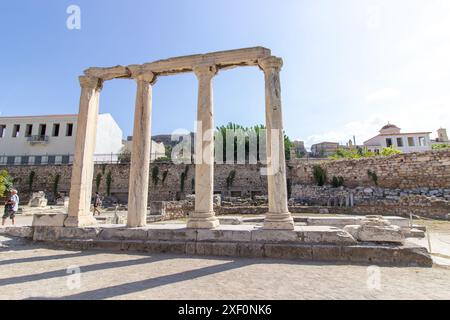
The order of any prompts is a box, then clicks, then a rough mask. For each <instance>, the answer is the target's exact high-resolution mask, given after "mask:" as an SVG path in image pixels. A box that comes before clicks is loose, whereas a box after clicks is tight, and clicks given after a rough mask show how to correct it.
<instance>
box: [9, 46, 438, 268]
mask: <svg viewBox="0 0 450 320" xmlns="http://www.w3.org/2000/svg"><path fill="white" fill-rule="evenodd" d="M240 66H259V67H260V68H261V69H262V70H263V72H264V76H265V97H266V106H265V111H266V112H265V113H266V155H267V163H266V165H267V168H264V169H266V173H267V175H266V177H264V179H267V190H265V192H264V193H265V194H267V197H265V196H264V198H266V199H265V200H264V201H262V202H261V204H262V205H260V206H251V207H245V205H244V207H241V208H240V209H239V212H237V211H238V210H237V206H234V205H233V204H232V203H231V202H230V203H231V206H228V207H226V206H222V202H223V203H224V204H225V203H226V202H229V201H226V198H224V199H221V198H220V197H217V196H214V141H213V137H214V135H213V129H214V125H213V123H214V117H213V114H214V112H213V98H212V96H213V92H212V90H213V85H212V80H213V78H214V76H215V75H216V74H217V73H218V72H219V71H221V70H226V69H230V68H234V67H240ZM281 67H282V60H281V59H280V58H278V57H275V56H272V55H271V52H270V50H269V49H265V48H262V47H256V48H249V49H239V50H231V51H222V52H215V53H209V54H203V55H192V56H185V57H178V58H171V59H168V60H161V61H156V62H151V63H146V64H143V65H130V66H126V67H124V66H117V67H111V68H90V69H87V70H86V71H85V74H84V75H83V76H81V77H80V85H81V99H80V112H79V116H78V129H77V136H76V150H75V158H74V163H73V166H72V178H71V180H70V184H71V185H70V198H69V205H68V213H67V214H66V213H56V212H55V213H53V212H49V211H46V212H41V213H35V214H34V215H33V224H32V226H31V227H27V226H26V227H18V228H15V227H7V228H3V229H1V232H2V233H3V234H7V235H10V236H19V237H23V238H28V239H33V241H37V242H41V241H42V242H46V243H50V244H52V245H56V246H63V247H69V248H72V249H91V248H102V249H116V250H117V249H118V250H122V251H128V250H137V251H144V252H152V253H177V254H189V255H200V256H207V255H214V256H231V257H247V258H261V257H265V258H285V259H298V260H308V261H341V262H348V263H380V264H388V265H416V266H424V267H429V266H431V265H432V263H433V262H432V259H431V257H430V254H429V253H428V252H427V249H426V248H425V247H423V246H419V245H414V244H411V243H409V242H408V238H412V237H417V238H423V237H425V230H424V229H423V228H421V226H416V225H413V224H412V220H408V219H405V218H403V217H389V216H386V214H385V213H386V212H382V214H383V215H384V217H382V216H381V215H378V214H379V212H370V211H369V212H368V213H370V214H371V215H369V216H365V217H364V216H359V217H358V216H353V217H349V216H343V217H328V216H327V217H324V216H322V217H314V216H309V217H308V216H307V217H305V216H299V215H295V216H292V215H291V213H290V212H289V208H291V209H292V210H291V211H292V212H301V211H298V210H304V208H302V207H299V206H295V203H289V201H288V195H289V193H288V183H287V178H286V177H287V172H286V163H285V150H284V134H283V121H282V107H281V88H280V87H281V86H280V71H281ZM181 72H194V73H195V75H196V76H197V79H198V88H199V89H198V112H197V139H196V143H195V154H196V159H195V176H194V177H193V178H195V183H194V184H193V186H192V187H191V189H194V190H191V191H194V193H195V196H192V195H191V196H189V197H186V199H185V200H184V201H176V203H169V202H159V203H157V201H154V200H155V199H150V200H152V201H150V202H149V199H148V198H149V196H148V195H149V189H150V184H149V175H150V174H149V173H150V172H149V171H150V143H151V128H150V127H151V114H152V89H153V86H154V85H155V83H156V80H157V78H158V77H160V76H168V75H172V74H176V73H181ZM113 79H134V80H135V81H136V82H137V93H136V110H135V116H134V132H133V147H132V154H131V165H130V169H129V178H127V176H123V177H122V179H123V180H124V181H123V184H124V185H125V186H127V185H128V188H127V190H128V212H127V213H126V215H127V217H125V213H124V216H121V214H119V213H118V212H117V207H118V205H117V207H116V211H115V212H114V213H112V214H110V215H109V220H104V221H105V223H103V224H97V220H96V219H95V218H94V217H93V215H92V213H91V210H90V205H91V197H92V189H93V180H94V172H95V170H96V169H95V167H94V161H93V154H94V148H95V138H94V137H95V136H96V134H95V133H96V126H97V125H96V124H97V117H98V113H99V97H100V91H101V89H102V87H103V85H104V83H105V81H108V80H113ZM202 138H203V139H202ZM436 157H437V158H436V160H435V161H436V162H437V163H440V161H441V160H440V156H439V155H436ZM399 158H400V157H399ZM404 161H406V160H405V159H400V162H401V163H403V162H404ZM324 165H325V164H324ZM259 166H260V164H258V165H255V167H254V170H253V173H254V174H255V173H256V172H258V174H259V171H258V170H259ZM328 166H329V169H330V172H332V170H334V171H335V172H338V173H339V174H345V173H346V172H347V171H348V174H349V175H350V174H351V177H355V175H354V172H355V167H358V166H357V165H355V164H352V165H351V169H348V170H346V169H344V170H343V169H342V166H345V163H343V164H340V165H339V166H337V167H336V168H334V167H333V166H336V165H335V164H328ZM359 167H360V168H359V169H358V170H359V171H361V172H363V173H364V174H366V173H365V171H366V169H367V168H366V166H365V165H364V164H363V163H362V162H361V163H360V164H359ZM185 168H188V166H186V167H185ZM97 169H98V168H97ZM111 169H112V168H111ZM172 169H173V170H172V171H176V170H179V169H174V167H172ZM257 169H258V170H257ZM289 169H290V171H291V172H290V178H291V179H292V180H294V182H295V181H297V182H298V181H299V179H301V180H302V181H308V179H305V177H309V175H310V174H311V168H310V166H303V165H302V164H299V165H297V166H295V165H293V164H292V163H291V165H290V167H289ZM167 170H168V169H167ZM185 170H187V169H185ZM236 170H238V169H236ZM241 170H244V171H242V172H246V171H245V170H247V171H248V170H249V168H248V167H246V168H243V169H242V168H241ZM123 171H125V172H127V171H126V170H123ZM216 171H217V175H220V176H222V180H223V176H224V169H223V168H216ZM292 171H294V172H292ZM167 172H168V171H167ZM185 172H186V171H185ZM242 172H239V173H238V174H240V175H241V176H243V177H244V178H245V177H246V175H247V177H248V174H249V173H248V172H247V174H245V173H242ZM427 172H429V171H427ZM254 174H253V175H254ZM293 174H295V175H294V176H293ZM250 175H251V174H250ZM43 176H45V175H43ZM65 176H67V177H66V180H69V176H70V174H69V172H67V174H65ZM380 176H381V175H380ZM295 177H297V178H298V179H293V178H295ZM346 177H347V175H346ZM360 179H361V178H360ZM248 180H249V179H246V181H247V183H249V182H248ZM193 181H194V180H193ZM262 181H263V179H258V180H255V182H254V183H255V184H258V185H259V186H260V185H261V183H262ZM353 181H354V183H356V179H353ZM386 181H388V180H386ZM291 182H292V181H291ZM436 182H437V184H436V187H440V186H441V184H440V183H441V182H439V181H436ZM444 184H445V181H444ZM382 186H383V185H380V187H382ZM168 188H170V186H168ZM290 189H291V190H290V191H291V192H290V193H291V195H292V192H294V193H296V194H297V195H298V196H301V197H302V198H303V199H304V200H311V199H312V200H314V199H315V197H316V194H319V192H329V194H328V195H327V196H324V197H323V198H326V199H327V200H331V199H333V203H334V204H335V205H336V204H339V207H342V206H343V205H344V203H347V204H346V207H349V208H352V207H353V204H354V200H355V199H357V200H358V201H360V202H361V199H364V198H366V197H368V201H369V202H370V201H371V199H372V198H371V195H372V194H378V193H380V192H381V193H384V191H383V190H382V189H380V188H375V187H374V188H373V189H372V188H363V190H362V191H358V189H355V190H344V188H343V187H340V188H333V190H332V191H327V189H318V190H316V189H314V188H312V187H310V188H305V187H302V188H301V189H300V190H295V189H296V188H290ZM292 189H293V190H292ZM361 193H362V194H361ZM366 194H370V196H369V195H367V196H366ZM38 196H39V195H36V197H35V198H37V197H38ZM218 198H219V199H218ZM230 198H232V197H230ZM320 198H322V197H320ZM190 200H193V202H191V201H190ZM222 200H223V201H222ZM256 200H257V198H256V197H254V201H256ZM33 201H34V202H36V201H37V200H33ZM39 201H40V200H39ZM39 201H37V202H39ZM266 201H267V202H268V203H267V206H266ZM441 202H442V201H441ZM62 203H64V202H62ZM191 204H192V205H191ZM289 204H290V207H288V205H289ZM360 204H361V203H360ZM149 207H150V208H151V209H150V211H151V212H150V215H148V208H149ZM332 208H333V207H329V206H327V208H325V209H326V210H327V211H326V212H328V209H330V210H331V209H332ZM306 209H307V212H308V213H311V208H310V207H307V208H306ZM320 210H324V209H323V208H320ZM216 213H217V214H220V217H218V216H216ZM239 213H241V214H242V213H253V214H254V213H257V214H264V215H263V216H253V217H237V216H236V214H239ZM155 214H156V215H158V214H159V215H160V217H159V218H160V219H162V220H156V217H154V215H155ZM226 214H229V215H230V216H226ZM375 214H377V215H375ZM152 215H153V217H152ZM186 216H188V217H189V218H188V220H187V223H174V221H172V222H167V223H164V224H158V223H150V224H149V225H147V222H154V221H170V220H173V219H175V218H184V217H186ZM104 218H105V219H106V218H107V217H106V215H105V217H104ZM125 218H126V219H125ZM153 219H155V220H153ZM125 220H126V221H127V223H126V225H124V224H123V225H122V224H120V223H121V222H124V221H125ZM219 221H220V222H219Z"/></svg>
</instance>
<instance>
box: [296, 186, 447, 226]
mask: <svg viewBox="0 0 450 320" xmlns="http://www.w3.org/2000/svg"><path fill="white" fill-rule="evenodd" d="M292 197H293V198H292V199H293V201H294V202H296V203H302V204H307V205H310V206H327V207H331V208H329V211H330V213H332V212H339V213H349V214H364V215H368V214H376V215H400V216H406V217H408V216H409V215H410V214H413V215H418V216H422V217H427V218H435V219H448V214H449V213H450V189H430V188H415V189H387V188H374V187H366V188H363V187H357V188H345V187H339V188H332V187H330V186H324V187H318V186H309V185H297V186H295V187H294V188H293V191H292Z"/></svg>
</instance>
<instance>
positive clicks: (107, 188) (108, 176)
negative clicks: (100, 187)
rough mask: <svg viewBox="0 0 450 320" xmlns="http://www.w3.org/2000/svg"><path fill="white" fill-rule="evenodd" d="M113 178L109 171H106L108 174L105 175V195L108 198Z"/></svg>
mask: <svg viewBox="0 0 450 320" xmlns="http://www.w3.org/2000/svg"><path fill="white" fill-rule="evenodd" d="M112 181H113V178H112V173H111V171H108V174H107V175H106V195H107V196H108V197H109V196H111V184H112Z"/></svg>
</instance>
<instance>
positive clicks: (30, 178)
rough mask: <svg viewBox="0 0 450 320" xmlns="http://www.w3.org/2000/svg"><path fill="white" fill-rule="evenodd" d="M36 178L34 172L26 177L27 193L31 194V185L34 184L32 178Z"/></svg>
mask: <svg viewBox="0 0 450 320" xmlns="http://www.w3.org/2000/svg"><path fill="white" fill-rule="evenodd" d="M35 177H36V172H34V171H31V172H30V174H29V175H28V191H30V192H32V191H33V183H34V178H35Z"/></svg>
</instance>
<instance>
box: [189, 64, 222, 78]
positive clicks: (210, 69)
mask: <svg viewBox="0 0 450 320" xmlns="http://www.w3.org/2000/svg"><path fill="white" fill-rule="evenodd" d="M192 70H193V71H194V73H195V75H196V76H197V78H200V77H209V78H212V77H214V76H215V75H216V74H217V72H218V70H217V67H216V66H215V65H213V64H199V65H196V66H194V67H193V68H192Z"/></svg>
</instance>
